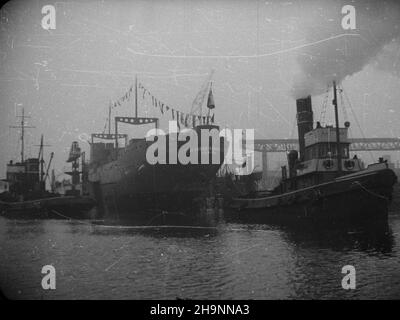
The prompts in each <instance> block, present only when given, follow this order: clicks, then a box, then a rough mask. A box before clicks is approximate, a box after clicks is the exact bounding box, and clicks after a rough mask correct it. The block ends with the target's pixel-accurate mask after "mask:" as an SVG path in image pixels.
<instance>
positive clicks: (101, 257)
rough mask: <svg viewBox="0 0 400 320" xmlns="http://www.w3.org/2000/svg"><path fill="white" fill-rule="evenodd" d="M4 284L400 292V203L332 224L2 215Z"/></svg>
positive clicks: (40, 295) (132, 290) (178, 292)
mask: <svg viewBox="0 0 400 320" xmlns="http://www.w3.org/2000/svg"><path fill="white" fill-rule="evenodd" d="M45 265H52V266H54V268H55V271H56V289H55V290H44V289H43V288H42V285H41V281H42V278H43V277H44V274H42V273H41V271H42V267H43V266H45ZM345 265H352V266H354V267H355V270H356V288H355V289H354V290H344V289H343V288H342V279H343V277H344V276H345V275H344V274H342V267H343V266H345ZM0 286H1V290H2V293H3V295H5V296H6V297H7V298H10V299H177V298H181V299H329V298H333V299H385V298H388V299H398V298H400V206H399V204H398V203H394V204H393V205H392V208H391V212H390V215H389V219H388V223H387V224H386V223H385V224H383V225H374V226H369V227H365V226H364V227H351V228H350V227H349V228H343V227H338V228H329V229H322V228H321V229H320V228H312V227H310V228H304V227H287V226H276V225H275V226H273V225H268V224H243V223H232V222H223V221H222V222H219V223H218V224H216V225H215V226H214V227H152V226H134V225H126V224H116V225H115V224H109V223H105V222H97V223H93V222H90V221H76V220H71V221H68V220H35V221H30V220H10V219H5V218H0Z"/></svg>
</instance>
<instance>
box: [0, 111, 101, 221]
mask: <svg viewBox="0 0 400 320" xmlns="http://www.w3.org/2000/svg"><path fill="white" fill-rule="evenodd" d="M19 117H20V118H21V119H22V120H21V124H20V126H18V127H16V128H19V129H21V160H20V161H19V162H13V161H12V160H11V161H10V162H9V163H8V164H7V171H6V172H7V177H6V178H5V179H2V180H0V181H1V182H2V183H1V185H2V192H0V216H4V217H7V218H11V219H15V218H28V219H40V218H52V219H54V218H55V219H60V218H61V219H71V218H81V219H82V218H88V213H89V210H90V209H92V208H93V207H94V206H95V205H96V202H95V200H94V199H92V198H91V197H89V196H87V195H84V194H80V193H79V192H78V190H72V192H70V194H67V195H66V196H61V195H60V194H58V193H56V192H50V191H48V190H46V180H47V179H48V178H49V169H50V165H51V162H52V159H53V156H54V153H53V152H52V153H51V154H50V160H49V161H48V165H47V168H45V167H44V157H43V153H44V152H43V148H44V146H45V145H44V143H43V135H42V137H41V141H40V145H39V147H40V148H39V154H38V157H37V158H33V157H31V158H26V157H25V154H24V130H25V128H29V126H26V125H25V118H26V116H25V114H24V110H23V109H22V115H21V116H19ZM73 146H74V145H73ZM72 151H73V150H72ZM72 151H71V152H72ZM71 152H70V153H71ZM79 156H80V155H79ZM73 160H74V161H75V162H74V166H73V168H75V170H74V171H73V174H74V176H73V178H75V180H76V178H78V180H79V172H78V171H77V168H78V166H77V163H76V159H75V158H73ZM76 175H78V177H76ZM52 185H53V183H52ZM52 189H53V188H52ZM53 191H54V190H53Z"/></svg>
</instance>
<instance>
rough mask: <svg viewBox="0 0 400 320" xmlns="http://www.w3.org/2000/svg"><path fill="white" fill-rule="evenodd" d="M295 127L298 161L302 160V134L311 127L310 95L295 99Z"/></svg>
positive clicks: (303, 148) (303, 146) (303, 149)
mask: <svg viewBox="0 0 400 320" xmlns="http://www.w3.org/2000/svg"><path fill="white" fill-rule="evenodd" d="M296 107H297V129H298V133H299V149H300V150H299V151H300V161H304V155H305V140H304V135H305V134H306V133H307V132H309V131H311V130H312V129H313V112H312V105H311V96H308V97H307V98H301V99H297V100H296Z"/></svg>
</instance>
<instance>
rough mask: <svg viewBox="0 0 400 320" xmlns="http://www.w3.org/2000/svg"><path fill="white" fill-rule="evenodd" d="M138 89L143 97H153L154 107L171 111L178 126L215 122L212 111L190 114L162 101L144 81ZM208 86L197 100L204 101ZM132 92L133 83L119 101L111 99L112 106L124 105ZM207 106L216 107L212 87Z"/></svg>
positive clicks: (165, 111)
mask: <svg viewBox="0 0 400 320" xmlns="http://www.w3.org/2000/svg"><path fill="white" fill-rule="evenodd" d="M138 89H139V90H142V99H143V100H144V99H145V98H146V97H150V99H151V104H152V105H153V107H155V108H158V109H159V110H160V112H161V114H166V113H168V112H170V113H171V116H172V120H176V121H177V124H178V128H179V129H180V127H181V125H182V126H184V127H189V126H190V125H192V126H193V127H195V126H196V124H209V123H214V114H213V115H212V116H211V115H210V112H209V113H208V115H207V116H202V115H194V114H188V113H185V112H182V111H179V110H177V109H175V108H172V107H170V106H169V105H167V104H166V103H164V102H162V101H161V100H159V99H157V98H156V97H155V96H153V95H152V94H151V93H150V91H149V90H148V89H146V88H145V87H144V86H143V84H142V83H140V82H139V83H138ZM204 89H206V88H203V89H202V90H201V91H200V92H199V95H198V96H197V97H196V99H197V100H199V99H200V98H201V100H202V101H203V99H204V96H205V90H204ZM132 92H134V86H133V85H131V86H130V88H129V89H128V91H126V92H125V94H124V95H123V96H122V97H121V98H119V99H118V100H117V101H114V102H111V101H110V106H111V108H116V107H119V106H121V105H122V103H124V102H125V101H129V99H130V97H131V95H132ZM196 99H195V100H196ZM207 107H208V109H209V111H210V110H212V109H214V108H215V103H214V97H213V93H212V89H211V87H210V90H209V94H208V99H207Z"/></svg>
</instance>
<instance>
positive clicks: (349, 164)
mask: <svg viewBox="0 0 400 320" xmlns="http://www.w3.org/2000/svg"><path fill="white" fill-rule="evenodd" d="M344 166H345V167H346V169H347V170H353V169H354V166H355V163H354V161H352V160H346V161H345V162H344Z"/></svg>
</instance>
